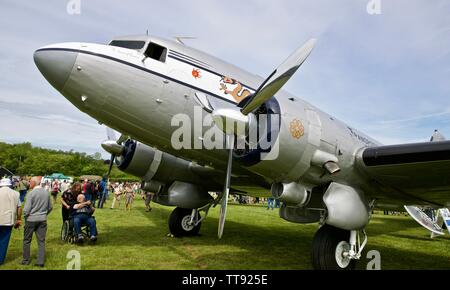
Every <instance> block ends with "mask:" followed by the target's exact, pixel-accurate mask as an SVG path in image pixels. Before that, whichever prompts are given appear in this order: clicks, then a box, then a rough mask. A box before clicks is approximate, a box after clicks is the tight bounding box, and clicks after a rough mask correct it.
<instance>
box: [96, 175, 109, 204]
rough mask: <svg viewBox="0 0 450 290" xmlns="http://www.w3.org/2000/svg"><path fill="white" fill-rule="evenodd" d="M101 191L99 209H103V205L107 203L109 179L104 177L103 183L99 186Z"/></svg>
mask: <svg viewBox="0 0 450 290" xmlns="http://www.w3.org/2000/svg"><path fill="white" fill-rule="evenodd" d="M98 191H99V200H98V208H103V204H104V203H105V199H106V197H107V195H108V179H107V178H106V177H105V176H104V177H103V178H102V181H101V182H100V184H99V185H98Z"/></svg>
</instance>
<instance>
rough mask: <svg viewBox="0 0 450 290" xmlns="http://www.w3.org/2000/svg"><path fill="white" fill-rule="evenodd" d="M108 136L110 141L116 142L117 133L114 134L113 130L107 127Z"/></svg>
mask: <svg viewBox="0 0 450 290" xmlns="http://www.w3.org/2000/svg"><path fill="white" fill-rule="evenodd" d="M106 136H107V137H108V140H113V141H116V140H117V138H116V132H114V130H113V129H111V128H109V127H106Z"/></svg>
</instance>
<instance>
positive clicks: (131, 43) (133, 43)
mask: <svg viewBox="0 0 450 290" xmlns="http://www.w3.org/2000/svg"><path fill="white" fill-rule="evenodd" d="M109 45H111V46H117V47H123V48H128V49H134V50H139V49H142V48H143V47H144V45H145V41H140V40H113V41H111V42H110V43H109Z"/></svg>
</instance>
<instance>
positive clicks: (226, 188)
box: [217, 134, 235, 239]
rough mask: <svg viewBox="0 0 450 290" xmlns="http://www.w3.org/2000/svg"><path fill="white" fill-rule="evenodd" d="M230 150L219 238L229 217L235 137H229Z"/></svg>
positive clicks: (221, 207) (221, 206) (221, 208)
mask: <svg viewBox="0 0 450 290" xmlns="http://www.w3.org/2000/svg"><path fill="white" fill-rule="evenodd" d="M227 138H228V141H229V145H230V149H229V153H228V164H227V176H226V178H225V184H224V187H223V194H222V201H221V204H220V216H219V229H218V233H217V234H218V237H219V239H221V238H222V235H223V228H224V226H225V219H226V216H227V207H228V196H229V195H230V183H231V168H232V167H233V148H234V139H235V138H234V135H233V134H231V135H227Z"/></svg>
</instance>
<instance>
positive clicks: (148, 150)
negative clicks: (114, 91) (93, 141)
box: [116, 140, 221, 209]
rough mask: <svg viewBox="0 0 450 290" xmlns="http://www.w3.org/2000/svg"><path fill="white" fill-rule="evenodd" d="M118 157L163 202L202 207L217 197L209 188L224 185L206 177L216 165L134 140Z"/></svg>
mask: <svg viewBox="0 0 450 290" xmlns="http://www.w3.org/2000/svg"><path fill="white" fill-rule="evenodd" d="M116 160H117V165H118V167H119V169H120V170H122V171H124V172H126V173H129V174H132V175H134V176H137V177H140V178H141V179H142V180H143V181H142V185H141V188H142V189H143V190H145V191H150V192H154V193H155V196H154V198H153V200H154V201H155V202H156V203H160V204H163V205H167V206H177V207H181V208H187V209H194V208H200V207H203V206H205V205H206V204H208V203H210V202H212V200H213V198H212V197H211V196H210V195H209V193H208V191H207V190H206V188H208V189H220V188H221V186H220V185H219V184H216V183H215V182H214V181H213V180H212V179H210V178H205V176H208V175H209V174H211V173H212V172H211V171H212V170H213V169H209V168H206V167H203V166H200V165H197V164H193V163H192V162H190V161H187V160H184V159H181V158H178V157H175V156H173V155H170V154H168V153H165V152H162V151H160V150H157V149H155V148H152V147H150V146H148V145H145V144H143V143H140V142H136V141H133V140H128V141H126V142H125V144H124V146H123V150H122V154H121V155H120V156H118V158H117V159H116ZM200 184H201V185H200Z"/></svg>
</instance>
